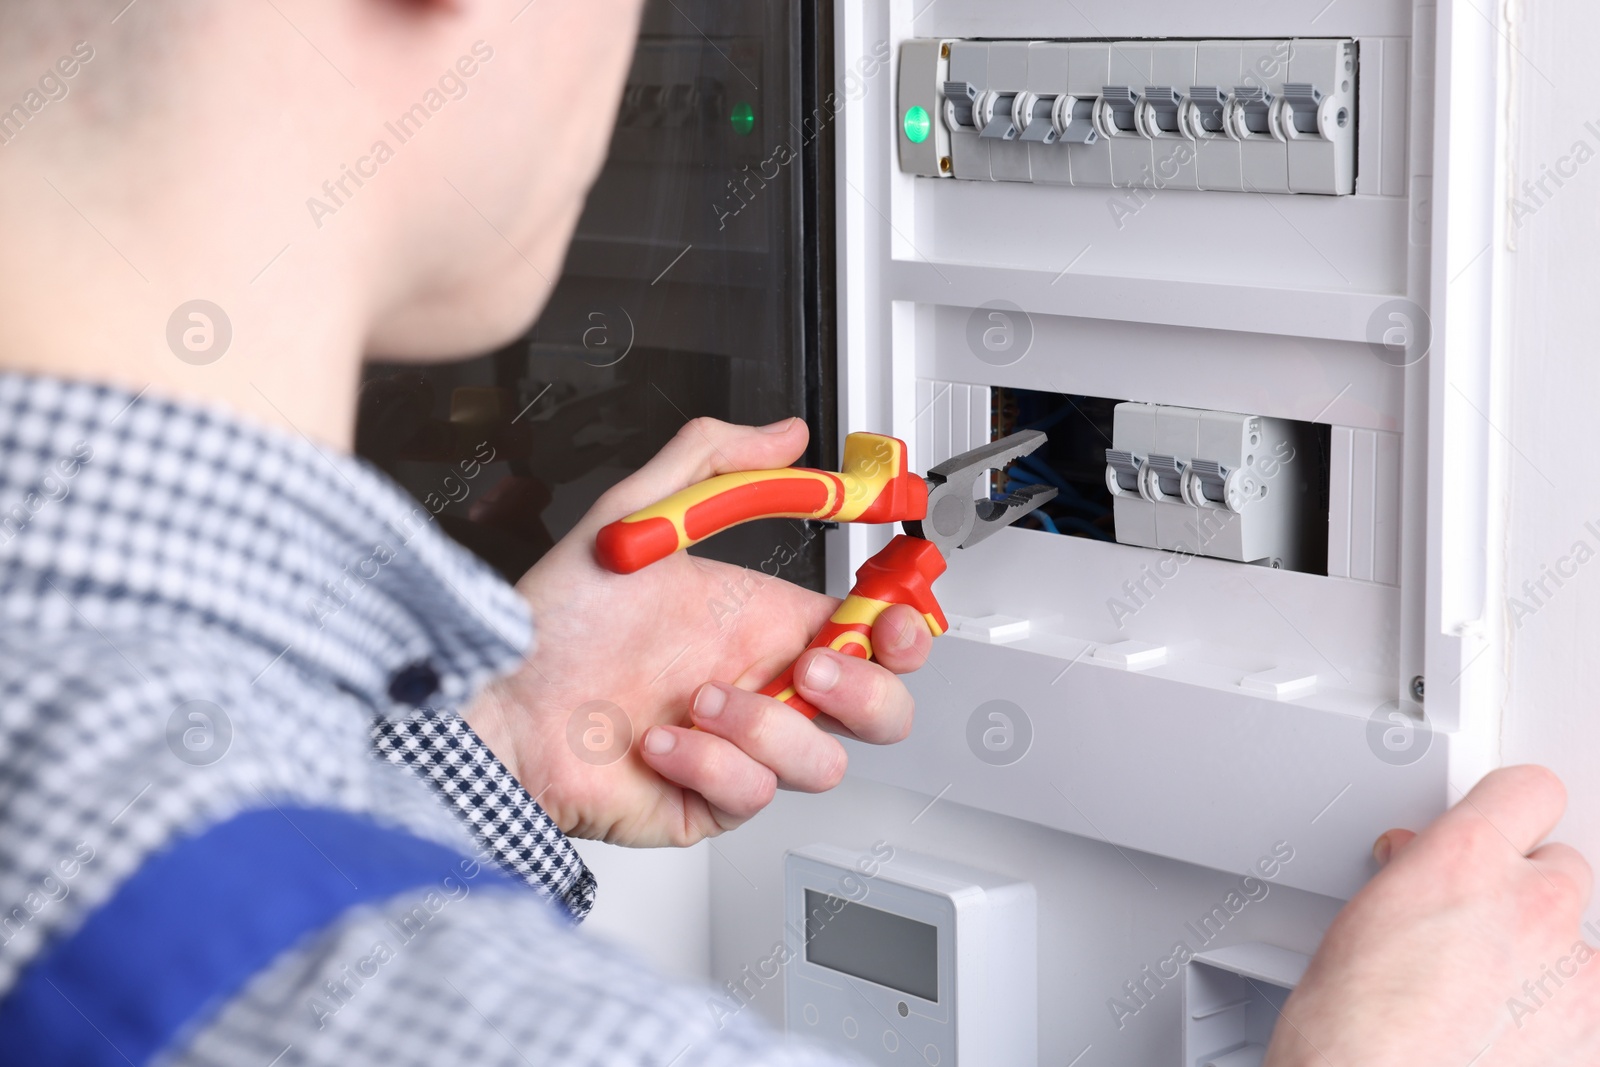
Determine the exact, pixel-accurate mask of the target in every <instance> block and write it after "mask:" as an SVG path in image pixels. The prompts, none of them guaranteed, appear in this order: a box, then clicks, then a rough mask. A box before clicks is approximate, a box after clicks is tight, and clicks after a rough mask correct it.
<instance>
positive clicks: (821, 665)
mask: <svg viewBox="0 0 1600 1067" xmlns="http://www.w3.org/2000/svg"><path fill="white" fill-rule="evenodd" d="M837 684H839V665H838V664H837V663H835V662H834V660H833V657H832V656H828V655H821V656H817V657H816V658H815V659H813V660H812V661H811V666H809V667H807V668H806V688H807V689H810V690H811V691H812V692H814V693H826V692H827V691H828V690H830V689H832V688H833V687H834V686H835V685H837Z"/></svg>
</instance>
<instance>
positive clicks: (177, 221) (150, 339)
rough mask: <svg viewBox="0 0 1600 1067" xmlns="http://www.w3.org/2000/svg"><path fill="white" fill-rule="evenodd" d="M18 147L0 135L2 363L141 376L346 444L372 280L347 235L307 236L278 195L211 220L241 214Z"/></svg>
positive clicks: (0, 366) (191, 194)
mask: <svg viewBox="0 0 1600 1067" xmlns="http://www.w3.org/2000/svg"><path fill="white" fill-rule="evenodd" d="M16 147H17V146H15V145H11V146H7V147H6V148H5V149H0V152H4V153H6V154H7V156H6V158H0V234H4V235H5V239H4V240H3V241H0V292H3V293H4V294H5V299H4V304H5V311H4V313H3V314H0V370H20V371H29V372H33V373H41V374H49V375H55V376H59V377H64V378H74V379H84V380H95V381H104V382H108V383H114V384H118V385H122V386H125V387H127V388H129V389H132V390H134V391H136V392H137V391H139V390H144V389H149V390H151V391H153V392H156V393H161V394H166V395H169V396H175V397H182V398H186V399H192V400H198V401H201V402H204V403H210V404H215V405H220V406H224V407H227V408H231V409H233V410H234V411H235V412H237V413H239V414H241V415H243V416H244V417H246V418H250V419H253V420H255V421H258V422H263V423H267V424H271V425H276V426H279V427H282V428H284V429H287V430H290V431H292V432H296V433H299V434H302V435H304V436H306V437H308V438H311V439H313V440H315V441H317V442H318V443H321V444H326V445H332V446H334V447H336V448H340V449H344V450H348V449H349V448H350V446H351V444H352V442H353V439H354V421H355V402H356V390H357V388H358V385H359V375H360V365H361V357H362V347H363V343H364V340H365V337H364V324H363V318H362V316H363V315H364V313H365V311H366V309H365V307H364V306H363V304H364V301H365V298H366V295H367V294H365V293H363V292H360V291H358V290H357V288H356V286H355V284H354V283H353V281H352V279H353V278H355V277H358V276H359V274H360V272H359V271H358V270H356V269H355V267H356V264H354V263H353V262H351V260H350V257H348V256H346V255H344V254H343V253H342V251H341V248H342V247H343V245H342V242H341V235H339V234H336V233H327V234H316V235H313V240H320V241H321V243H320V246H319V247H316V248H312V247H309V245H310V244H311V243H312V241H308V240H307V239H306V238H305V237H304V231H303V228H299V229H296V228H294V227H293V226H292V225H290V224H289V223H290V222H291V221H294V222H297V221H299V219H298V217H297V216H296V217H294V218H293V219H292V220H290V219H287V218H283V217H280V216H282V215H283V214H284V208H288V209H289V211H290V212H292V211H293V210H294V209H295V208H298V207H299V205H298V204H296V203H294V202H293V200H292V198H287V197H286V198H284V201H285V202H284V204H281V205H279V204H263V205H262V206H261V208H260V210H259V211H258V212H257V213H256V214H255V215H253V216H252V217H251V218H250V220H249V222H248V223H245V224H244V225H243V226H240V225H238V224H237V221H236V222H235V225H234V226H233V227H232V228H231V230H230V231H229V232H215V231H214V224H213V223H212V222H211V220H219V219H229V218H233V219H235V220H237V216H238V205H237V204H230V203H228V202H227V201H228V199H229V194H228V190H227V189H226V188H222V189H217V190H214V191H213V193H212V195H210V196H208V195H207V194H206V192H205V191H204V190H200V191H196V190H184V191H182V192H181V194H180V193H179V192H178V191H176V190H174V191H173V193H172V195H167V194H166V193H165V192H164V191H163V190H160V189H156V190H154V192H152V190H150V189H149V188H145V189H131V188H128V187H125V186H121V185H119V184H118V182H117V179H116V178H115V177H113V176H112V175H113V174H114V173H115V171H114V170H110V169H98V175H95V174H92V173H90V172H87V171H85V170H78V169H74V168H72V167H69V166H66V165H64V164H62V163H60V162H55V161H45V162H40V160H39V158H38V157H37V156H32V155H23V154H22V153H13V149H15V148H16ZM208 201H209V202H208ZM286 234H287V235H289V236H285V235H286ZM345 236H347V237H353V236H354V233H353V232H352V233H350V234H347V235H345ZM296 237H297V238H298V239H292V238H296ZM322 238H326V240H321V239H322ZM350 244H351V245H352V246H354V242H350ZM202 301H203V302H204V303H199V302H202ZM307 382H311V383H315V385H314V386H313V387H311V388H307V386H306V385H305V384H304V383H307Z"/></svg>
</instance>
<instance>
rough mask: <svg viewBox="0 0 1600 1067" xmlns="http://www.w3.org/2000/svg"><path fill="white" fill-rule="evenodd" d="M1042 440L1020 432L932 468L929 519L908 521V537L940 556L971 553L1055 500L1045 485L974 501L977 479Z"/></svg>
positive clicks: (1032, 432)
mask: <svg viewBox="0 0 1600 1067" xmlns="http://www.w3.org/2000/svg"><path fill="white" fill-rule="evenodd" d="M1046 440H1047V438H1046V436H1045V434H1043V433H1042V432H1040V431H1039V430H1022V431H1020V432H1018V433H1014V434H1011V435H1010V436H1009V437H1002V438H1001V439H1000V440H998V441H993V442H990V443H989V444H986V445H981V446H979V447H978V448H974V449H972V450H971V451H970V452H963V453H961V454H960V455H959V456H952V457H951V458H949V459H947V460H945V461H944V462H943V463H941V464H939V465H938V466H936V467H933V468H932V469H930V470H929V471H928V476H927V479H926V480H927V483H928V514H927V517H926V518H924V519H921V520H916V521H910V522H906V523H905V524H904V525H905V531H906V533H908V534H910V535H911V536H912V537H920V538H922V539H923V540H924V541H931V542H932V543H933V545H934V546H935V547H936V548H938V549H939V551H941V552H943V553H944V554H945V555H949V554H950V552H951V551H953V550H954V549H957V548H971V547H972V546H973V545H975V544H977V543H978V542H979V541H982V540H983V539H984V538H986V537H988V536H989V535H990V534H992V533H994V532H995V531H996V530H1003V529H1005V528H1006V527H1007V526H1010V525H1011V524H1012V523H1014V522H1016V521H1017V520H1018V519H1020V518H1022V517H1023V516H1024V515H1027V514H1028V513H1029V512H1032V511H1034V510H1036V509H1037V508H1039V507H1040V506H1041V505H1043V504H1045V503H1047V502H1048V501H1050V500H1053V499H1055V496H1056V493H1057V490H1056V489H1055V488H1053V487H1051V486H1045V485H1028V486H1024V487H1022V488H1020V489H1014V490H1012V491H1011V492H1010V493H1008V494H1007V495H1006V496H1005V497H1004V498H1003V499H1001V500H990V499H988V497H987V495H986V496H985V497H984V499H981V500H980V499H975V498H974V497H973V492H974V488H973V487H974V483H976V482H977V480H978V478H979V476H980V475H982V474H985V473H986V472H988V471H991V470H1000V469H1002V468H1003V467H1005V466H1006V465H1007V464H1009V463H1011V462H1012V461H1013V460H1016V459H1020V458H1022V457H1023V456H1026V455H1029V454H1031V453H1033V452H1035V451H1037V450H1038V448H1039V446H1040V445H1043V444H1044V443H1045V441H1046Z"/></svg>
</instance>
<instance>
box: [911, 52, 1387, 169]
mask: <svg viewBox="0 0 1600 1067" xmlns="http://www.w3.org/2000/svg"><path fill="white" fill-rule="evenodd" d="M1359 60H1360V50H1359V48H1358V46H1357V43H1356V42H1355V41H1354V40H1353V39H1349V38H1285V39H1278V40H1260V39H1253V40H1242V39H1199V40H1180V39H1173V38H1160V39H1144V40H1122V41H1106V40H1077V39H1066V40H995V39H982V40H974V39H934V38H925V39H913V40H909V41H906V42H904V43H903V44H902V45H901V59H900V78H899V92H900V97H899V101H898V117H899V119H900V120H902V121H901V122H898V123H897V126H898V127H900V128H899V129H897V131H896V135H897V138H898V141H899V152H900V167H901V170H902V171H903V172H905V173H908V174H914V175H920V176H925V177H931V178H953V179H957V180H964V181H1008V182H1024V183H1030V184H1034V185H1070V186H1082V187H1090V188H1102V189H1103V188H1129V187H1133V188H1157V189H1160V188H1167V187H1169V186H1170V187H1176V188H1184V189H1192V190H1199V191H1218V192H1247V193H1249V192H1253V193H1271V194H1308V193H1309V194H1320V195H1324V196H1348V195H1351V194H1353V193H1354V192H1355V186H1356V138H1357V132H1358V127H1359V120H1360V111H1359V99H1358V97H1357V90H1356V85H1357V83H1358V79H1359V71H1358V65H1359ZM1136 78H1137V79H1140V80H1137V81H1136V80H1134V79H1136ZM912 108H921V109H923V110H924V111H926V113H927V115H928V117H929V120H930V124H931V129H930V130H928V133H927V135H926V136H925V137H924V139H923V140H922V141H920V142H915V143H913V142H912V140H911V134H910V133H908V132H907V131H908V129H915V130H919V131H920V130H922V129H924V128H926V127H925V126H923V124H922V123H921V121H920V115H919V116H916V118H917V119H918V121H917V122H916V123H913V124H912V125H911V126H910V127H906V126H905V124H904V121H903V120H904V119H905V118H906V117H907V116H908V115H911V114H912V110H911V109H912ZM1374 121H1376V119H1374ZM919 135H920V134H919Z"/></svg>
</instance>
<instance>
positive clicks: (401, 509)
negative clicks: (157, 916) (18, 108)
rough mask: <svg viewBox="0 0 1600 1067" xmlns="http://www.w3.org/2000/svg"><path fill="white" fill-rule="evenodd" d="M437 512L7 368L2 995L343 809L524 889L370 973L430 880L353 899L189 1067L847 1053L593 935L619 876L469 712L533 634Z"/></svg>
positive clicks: (501, 893)
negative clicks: (298, 817) (126, 910)
mask: <svg viewBox="0 0 1600 1067" xmlns="http://www.w3.org/2000/svg"><path fill="white" fill-rule="evenodd" d="M431 518H432V517H431V515H429V513H428V512H427V510H426V509H425V508H423V507H422V506H420V505H419V504H417V503H416V502H415V501H414V500H412V499H411V498H410V497H409V496H407V495H406V494H404V493H403V492H401V491H400V490H399V489H397V488H396V487H395V486H393V485H392V483H390V482H389V481H388V480H387V479H385V478H384V477H383V476H382V475H381V474H379V473H377V472H375V471H374V470H372V469H371V468H370V467H368V466H367V465H366V464H364V463H362V462H361V461H359V460H356V459H353V458H351V457H348V456H342V455H334V454H330V453H329V452H328V451H326V450H324V449H321V448H318V447H317V446H315V445H313V444H312V443H311V442H309V441H308V440H305V439H303V438H300V437H296V436H294V435H290V434H282V433H278V432H276V431H270V430H266V429H262V428H257V427H253V426H249V425H246V424H243V423H241V422H238V421H236V420H235V419H234V418H232V417H231V416H230V415H228V414H226V413H223V412H220V411H216V410H210V409H206V408H202V407H198V406H191V405H187V404H180V403H174V402H170V401H166V400H162V399H159V398H156V397H154V396H151V395H147V394H134V393H131V392H125V391H123V390H120V389H115V388H110V387H104V386H97V385H90V384H84V383H68V382H62V381H56V380H53V379H49V378H40V377H31V376H24V375H8V374H0V998H3V997H4V996H5V995H6V993H7V992H8V991H10V990H11V989H12V988H13V987H15V986H16V985H17V983H18V981H19V978H20V977H21V976H23V975H24V974H25V973H27V969H28V967H29V966H30V964H31V963H32V962H34V961H35V960H37V959H38V958H39V957H40V956H41V955H42V954H44V953H45V952H47V951H48V950H49V949H50V948H51V947H52V946H54V945H56V944H59V943H60V942H61V941H62V940H63V939H65V938H68V937H70V936H71V935H72V934H73V933H74V932H75V931H76V930H77V929H78V928H80V927H81V926H82V925H83V923H84V921H85V920H86V919H87V917H89V916H90V915H92V914H93V913H94V912H95V910H96V909H97V908H98V907H100V906H101V905H103V904H105V903H106V902H107V901H108V900H109V899H110V898H111V897H112V896H113V895H114V894H115V893H116V892H117V890H118V888H119V886H121V885H122V884H123V883H124V882H126V881H127V879H128V878H129V877H130V876H131V875H133V874H134V873H135V872H137V871H138V870H139V869H140V868H141V866H142V865H143V864H144V863H145V862H146V861H148V860H150V859H151V858H152V857H154V856H157V855H159V854H161V852H162V850H163V849H164V848H166V847H168V846H169V845H171V844H172V843H174V842H175V841H178V840H181V839H184V838H189V837H193V836H194V835H196V834H198V833H200V832H201V831H203V830H205V829H206V828H207V827H210V826H214V825H216V824H219V823H221V822H224V821H226V820H228V819H230V818H232V817H234V816H236V815H239V814H241V813H244V812H248V811H271V810H272V809H277V810H278V811H279V812H280V813H283V812H284V810H285V809H290V810H293V809H297V808H324V809H334V810H338V811H344V812H348V813H351V814H355V815H360V816H364V817H367V818H370V819H372V820H374V821H376V822H377V823H379V824H382V825H386V826H392V827H395V828H398V829H403V830H405V831H407V832H409V833H410V834H413V835H415V836H418V837H421V838H424V839H427V840H431V841H434V842H436V843H439V844H442V845H445V846H447V847H450V848H453V849H455V850H457V851H458V852H460V853H461V854H462V855H471V856H477V857H478V858H480V859H481V860H482V861H484V862H486V863H489V862H494V863H498V865H499V866H500V867H501V868H502V869H504V870H505V871H506V872H507V873H509V874H510V875H511V876H512V878H514V879H515V880H516V882H505V881H502V882H500V883H497V884H490V883H489V882H488V881H487V880H486V881H484V882H483V883H480V884H478V885H477V887H476V888H474V889H473V890H472V891H471V892H470V893H468V894H466V895H465V896H463V897H462V898H461V899H459V900H452V901H450V902H449V903H448V906H446V907H444V908H443V910H438V911H437V912H436V913H430V917H429V921H428V923H427V925H426V928H425V929H423V930H422V931H421V932H420V933H419V934H417V935H416V936H414V937H408V938H406V939H404V940H403V941H400V940H397V941H396V942H395V945H394V951H393V952H392V953H391V954H389V955H388V956H386V962H385V964H384V965H383V966H382V967H381V968H379V969H377V971H376V973H375V974H374V975H372V976H367V977H361V976H356V977H352V974H353V972H352V971H351V969H350V966H351V961H353V960H357V959H361V958H363V957H369V958H370V956H371V953H372V951H373V946H374V944H375V943H376V942H378V941H381V940H383V939H385V938H386V937H388V938H393V931H395V930H396V929H398V927H397V926H396V925H395V922H394V919H395V916H397V915H403V914H413V913H416V901H414V900H412V899H410V898H411V897H415V896H417V895H418V894H419V893H420V892H421V890H419V891H418V892H417V893H408V894H401V895H400V896H398V897H396V898H395V899H393V900H389V901H384V902H380V903H376V904H371V905H362V906H359V907H354V908H351V909H349V910H348V911H347V912H346V913H344V914H342V915H341V916H340V917H339V918H338V919H336V920H335V921H334V922H333V923H331V924H329V925H328V926H327V927H325V928H323V929H321V930H318V931H315V932H314V934H312V935H310V936H308V937H306V938H304V939H302V941H301V942H299V943H297V944H295V945H293V946H291V947H289V948H287V949H285V950H284V951H283V952H282V953H281V954H280V955H279V956H278V957H277V958H276V959H275V960H274V961H273V962H272V963H271V964H270V965H269V966H268V967H266V968H264V969H262V970H261V971H260V972H259V973H257V974H256V975H255V976H254V977H253V978H251V979H250V980H249V981H248V982H247V983H246V984H245V985H244V987H243V988H242V989H238V990H233V991H229V992H228V994H227V995H226V996H225V997H223V998H221V999H220V1001H219V1002H218V1003H215V1004H213V1005H212V1007H211V1008H210V1009H209V1010H208V1011H207V1012H205V1013H204V1015H203V1017H201V1018H197V1019H194V1020H191V1021H190V1023H189V1025H188V1027H187V1028H186V1030H185V1031H184V1032H183V1034H182V1035H181V1036H180V1038H179V1039H178V1040H176V1041H174V1042H173V1044H172V1045H171V1047H169V1048H167V1049H166V1050H165V1051H164V1053H163V1054H162V1056H161V1062H164V1063H170V1064H174V1065H179V1064H182V1065H188V1064H216V1065H223V1064H229V1065H231V1064H255V1065H262V1067H265V1065H267V1064H272V1065H273V1067H292V1065H296V1064H328V1065H335V1064H338V1065H354V1067H360V1065H365V1064H385V1065H388V1064H397V1065H410V1064H416V1065H419V1067H420V1065H423V1064H428V1065H437V1064H454V1063H463V1064H465V1063H472V1064H508V1065H511V1064H529V1063H537V1064H574V1065H590V1064H594V1065H600V1064H605V1065H635V1064H641V1065H642V1064H655V1065H660V1067H666V1065H668V1064H673V1065H675V1067H697V1065H721V1064H730V1065H731V1064H742V1065H750V1064H756V1065H790V1064H794V1065H801V1064H805V1065H809V1064H822V1063H833V1062H836V1061H835V1060H833V1059H831V1058H828V1057H826V1056H824V1055H823V1054H821V1053H819V1052H816V1051H814V1050H810V1049H808V1048H805V1047H802V1046H797V1045H795V1046H791V1045H785V1044H781V1043H779V1042H778V1040H777V1039H776V1038H775V1037H774V1036H773V1035H772V1034H770V1033H768V1032H765V1031H764V1030H763V1029H762V1028H761V1027H760V1026H759V1024H757V1023H756V1022H755V1021H754V1020H753V1019H752V1018H750V1016H751V1015H752V1014H753V1013H749V1012H740V1013H736V1014H735V1015H734V1016H733V1017H732V1018H729V1017H728V1013H727V1012H726V1011H725V1010H722V1011H711V1010H708V1007H709V1005H711V1004H713V1003H718V1004H723V1005H725V1004H726V998H725V997H722V996H721V995H720V994H717V993H713V992H712V991H710V990H695V989H693V988H692V987H675V986H671V985H669V984H667V983H665V982H663V981H661V980H659V979H657V978H655V977H653V976H651V975H650V974H648V973H647V972H646V971H645V970H644V969H643V968H642V967H640V966H638V965H636V964H634V963H633V962H631V961H629V960H628V959H626V958H625V957H624V956H623V955H622V954H620V953H618V952H616V951H614V950H612V949H609V948H606V947H604V946H602V945H600V944H598V943H596V942H595V941H593V940H592V939H590V938H587V937H585V936H584V935H582V934H581V933H579V932H578V931H577V930H575V929H574V928H573V923H574V921H575V920H577V919H581V918H582V917H583V916H584V915H585V914H587V912H588V910H589V908H590V907H591V906H592V904H593V901H594V879H593V877H592V876H591V875H590V873H589V872H588V871H587V869H586V868H585V867H584V865H583V863H582V861H581V859H580V858H579V857H578V855H577V853H576V852H575V851H574V849H573V847H572V845H571V843H570V842H568V841H567V839H566V838H565V837H564V836H563V835H562V833H561V832H560V830H559V829H558V828H557V827H556V826H555V825H554V824H553V823H552V822H551V821H550V819H549V818H548V817H547V816H546V815H545V813H544V812H543V810H542V809H541V808H540V807H539V805H538V804H537V803H536V802H535V801H534V799H533V798H532V797H531V796H529V795H528V794H527V792H526V791H525V790H523V789H522V787H521V786H520V785H519V784H518V783H517V782H516V781H515V780H514V779H513V778H512V777H511V775H510V774H509V773H508V772H507V771H506V770H505V768H504V767H503V766H501V765H500V763H499V762H498V761H497V760H496V759H495V757H494V756H493V754H492V753H490V752H489V751H488V749H487V748H486V747H485V746H484V745H483V744H482V742H481V741H480V740H479V739H478V738H477V737H476V736H475V735H474V734H473V733H472V731H471V730H470V729H469V728H468V727H467V726H466V724H465V723H464V722H463V721H462V720H461V719H460V717H459V716H458V715H457V714H456V713H455V712H454V711H453V710H450V709H453V708H456V707H459V706H461V705H463V704H465V703H466V702H467V701H469V700H470V699H471V697H472V695H473V694H474V693H476V692H477V691H478V690H479V689H480V688H481V687H482V686H483V685H484V684H485V683H486V682H487V681H488V680H490V679H491V678H493V677H496V676H499V675H502V674H505V673H507V672H509V671H511V670H513V669H515V668H516V667H517V665H518V664H519V663H520V662H521V660H522V657H523V656H524V655H525V654H526V653H527V650H528V649H529V647H530V646H531V642H532V626H531V620H530V619H529V617H528V612H527V609H526V607H525V605H524V604H523V602H522V601H521V600H520V598H519V597H518V596H517V595H516V593H515V591H514V590H512V589H511V588H510V587H509V586H507V585H506V584H505V583H504V582H502V581H501V580H499V579H498V578H497V577H495V576H494V575H493V574H492V573H491V572H489V570H488V569H487V568H486V567H484V566H483V565H482V564H480V563H479V562H478V561H477V560H476V559H475V558H473V557H472V556H471V555H470V554H469V553H467V552H465V551H464V550H462V549H460V548H459V547H458V546H456V545H455V544H453V543H452V542H450V541H449V540H448V539H447V538H446V537H444V536H443V535H442V534H441V533H440V531H439V530H438V529H437V527H436V526H435V525H434V524H433V522H432V521H431ZM424 783H426V784H424ZM430 787H431V788H430ZM284 817H285V818H286V819H288V818H289V816H288V815H287V814H284ZM291 822H292V820H291ZM324 858H326V859H327V860H328V862H329V863H331V864H333V865H334V866H335V867H337V860H338V857H337V856H332V857H324ZM68 870H70V871H71V872H72V873H71V875H70V876H68V875H66V874H64V873H63V872H65V871H68ZM518 882H519V883H521V884H516V883H518ZM195 891H196V892H203V891H204V887H203V886H197V887H196V888H195ZM552 905H554V906H552ZM362 974H363V975H364V974H365V971H363V972H362ZM89 1021H90V1022H91V1023H92V1022H93V1020H89Z"/></svg>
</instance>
